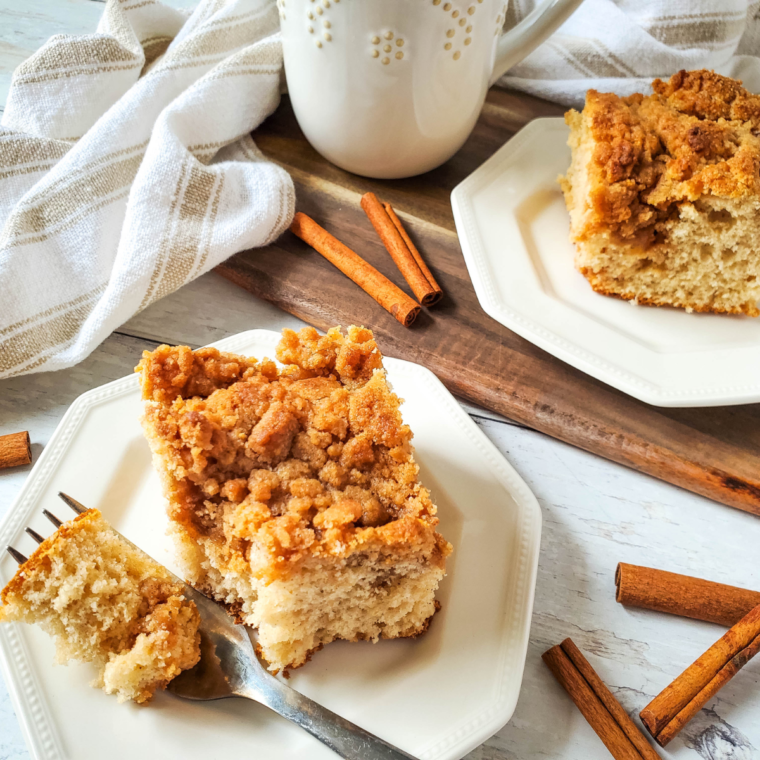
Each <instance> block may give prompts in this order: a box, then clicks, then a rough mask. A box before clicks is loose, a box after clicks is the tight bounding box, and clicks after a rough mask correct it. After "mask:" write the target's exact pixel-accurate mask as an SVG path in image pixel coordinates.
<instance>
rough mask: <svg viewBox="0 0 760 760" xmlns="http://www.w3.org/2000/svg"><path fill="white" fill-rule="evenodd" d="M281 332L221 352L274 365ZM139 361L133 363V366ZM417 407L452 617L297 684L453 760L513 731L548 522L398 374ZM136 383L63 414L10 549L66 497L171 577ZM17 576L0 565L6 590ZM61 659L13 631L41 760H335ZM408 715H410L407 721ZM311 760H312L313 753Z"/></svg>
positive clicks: (481, 441) (413, 409)
mask: <svg viewBox="0 0 760 760" xmlns="http://www.w3.org/2000/svg"><path fill="white" fill-rule="evenodd" d="M278 339H279V335H278V334H277V333H273V332H271V331H267V330H253V331H250V332H245V333H241V334H239V335H236V336H232V337H230V338H227V339H225V340H222V341H219V342H218V343H216V344H214V345H215V346H217V347H218V348H222V349H225V350H229V351H237V352H240V353H246V354H251V355H254V356H257V357H263V356H265V355H269V356H273V355H274V348H275V345H276V343H277V340H278ZM136 358H137V357H136ZM386 368H387V370H388V375H389V379H390V380H391V382H392V383H393V385H394V389H395V390H396V392H397V393H398V394H399V395H400V396H401V397H402V398H404V399H406V401H405V403H404V405H403V407H402V411H403V414H404V419H405V421H406V422H407V423H408V424H409V425H410V426H411V427H412V430H413V431H414V432H415V439H414V442H415V447H416V452H417V454H416V456H417V460H418V462H419V464H420V467H421V470H422V480H423V482H425V483H426V484H427V485H428V487H429V488H430V490H431V493H432V495H433V498H434V500H435V501H436V503H437V504H438V505H439V510H440V517H441V526H440V529H441V532H442V533H443V534H444V535H445V536H446V537H447V538H448V539H449V540H450V541H451V542H452V543H453V544H454V547H455V551H454V555H452V557H451V558H450V564H449V567H448V570H449V575H448V576H447V578H446V579H445V580H444V581H443V583H442V584H441V588H440V589H439V594H438V597H439V599H441V601H442V603H443V609H442V610H441V612H439V613H438V614H437V615H436V618H435V619H434V621H433V623H432V625H431V627H430V630H429V631H428V633H427V634H426V635H425V636H424V637H421V638H420V639H419V640H417V641H411V640H398V641H386V642H380V643H379V644H377V645H372V644H369V643H366V642H361V643H357V644H349V643H346V642H335V643H334V644H331V645H330V646H329V647H326V648H325V649H324V650H323V651H322V652H320V653H319V654H318V655H316V656H315V657H314V659H313V661H312V662H311V663H309V665H307V666H306V667H304V668H302V669H300V670H297V671H294V673H293V674H292V677H291V680H290V683H291V685H293V686H294V687H295V688H296V689H298V690H300V691H302V692H304V693H306V694H308V695H309V696H310V697H312V698H314V699H317V700H318V701H320V702H322V703H323V704H325V705H327V706H328V707H330V708H331V709H333V710H335V711H336V712H338V713H340V714H342V715H345V716H346V717H347V718H349V719H350V720H353V721H354V722H356V723H358V724H360V725H363V726H365V727H366V728H368V729H369V730H371V731H373V732H375V733H377V734H378V735H381V736H383V737H384V738H386V739H387V740H388V741H391V742H393V743H394V744H397V745H398V746H400V747H402V748H404V749H405V750H406V751H408V752H412V753H414V754H415V755H416V756H418V757H419V758H421V760H455V759H456V758H461V757H462V756H463V755H465V754H467V752H469V751H470V750H472V749H474V748H475V747H477V746H478V745H480V744H481V743H482V742H483V741H485V740H486V739H487V738H489V737H490V736H492V735H493V734H494V733H495V732H496V731H498V730H499V729H500V728H501V727H502V726H503V725H505V724H506V723H507V721H508V720H509V719H510V717H511V716H512V713H513V712H514V709H515V706H516V704H517V698H518V695H519V692H520V686H521V683H522V676H523V669H524V665H525V657H526V652H527V646H528V639H529V633H530V620H531V614H532V607H533V596H534V592H535V584H536V572H537V566H538V556H539V545H540V534H541V510H540V508H539V505H538V502H537V501H536V499H535V497H534V496H533V494H532V493H531V491H530V490H529V489H528V487H527V485H526V484H525V482H524V481H523V480H522V479H521V478H520V477H519V476H518V475H517V473H516V472H515V470H514V469H513V468H512V467H511V466H510V465H509V464H508V463H507V461H506V460H505V459H504V458H503V456H502V455H501V454H500V453H499V451H498V450H497V449H496V447H495V446H494V445H493V444H492V443H491V442H490V441H489V440H488V439H487V438H486V436H485V435H484V434H483V433H482V431H481V430H480V429H479V428H478V427H477V425H476V424H475V423H474V422H473V421H472V420H471V419H470V417H469V416H468V415H467V414H466V413H465V412H464V411H463V409H462V408H461V407H460V405H459V404H458V403H457V402H456V400H455V399H454V398H453V396H452V395H451V394H450V393H449V392H448V391H447V390H446V389H445V387H444V386H443V384H442V383H441V382H440V381H439V380H438V379H437V378H436V377H435V375H433V373H431V372H430V371H428V370H427V369H425V368H423V367H421V366H419V365H416V364H412V363H409V362H405V361H400V360H395V359H387V360H386ZM141 408H142V402H141V401H140V393H139V388H138V383H137V377H136V376H131V377H126V378H122V379H121V380H117V381H115V382H112V383H109V384H108V385H104V386H102V387H100V388H96V389H94V390H92V391H89V392H88V393H85V394H84V395H82V396H80V397H79V398H78V399H77V400H76V401H74V403H73V404H72V405H71V407H70V409H69V410H68V411H67V412H66V414H65V415H64V417H63V419H62V420H61V423H60V424H59V426H58V428H57V429H56V431H55V433H54V434H53V436H52V437H51V439H50V442H49V444H48V445H47V446H46V447H45V450H44V451H43V453H42V455H41V456H40V458H39V460H38V462H37V463H36V465H35V466H34V468H33V470H32V472H31V474H30V475H29V478H28V479H27V481H26V483H25V484H24V486H23V488H22V490H21V493H20V494H19V497H18V499H17V500H16V502H15V503H14V505H13V506H12V507H11V509H10V510H9V511H8V513H7V515H6V516H5V519H4V520H3V522H2V525H0V544H12V545H14V546H15V547H16V548H18V549H19V550H20V551H22V552H25V553H29V552H30V551H31V550H32V548H33V546H32V545H31V544H30V539H29V538H28V537H26V536H25V535H24V533H23V528H24V526H26V525H31V526H32V527H34V528H36V529H37V530H39V531H40V532H43V531H44V532H45V533H49V532H50V526H49V525H47V524H46V521H45V520H44V518H43V517H42V516H41V514H40V513H41V510H42V509H43V508H47V509H50V510H51V511H53V513H54V514H59V516H64V512H65V507H64V505H63V504H62V503H61V502H60V501H59V500H58V499H57V497H56V493H57V492H58V491H59V490H63V491H66V492H68V493H70V494H72V495H73V496H74V497H75V498H77V499H79V500H80V501H82V502H83V503H84V504H87V505H90V506H97V507H98V508H100V509H101V511H103V513H104V514H105V516H106V517H107V518H109V519H110V520H111V521H112V523H113V524H114V525H115V526H116V527H117V528H118V529H119V530H121V531H122V532H123V533H124V534H125V535H126V536H128V537H129V538H130V539H131V540H132V541H134V542H135V543H138V544H139V545H141V546H143V548H144V549H145V550H146V551H148V552H149V553H150V554H151V555H152V556H154V557H156V558H158V559H159V560H161V561H164V562H165V564H167V566H169V567H173V561H172V558H171V554H170V544H169V539H168V538H167V537H166V536H165V528H166V517H165V509H164V500H163V497H162V495H161V491H160V485H159V481H158V477H157V476H156V474H155V473H154V472H153V468H152V466H151V464H150V452H149V450H148V446H147V443H146V442H145V441H144V440H143V439H142V434H141V431H140V427H139V423H138V416H139V414H140V411H141ZM14 572H15V563H14V562H13V561H12V560H11V559H10V557H8V556H7V555H5V556H4V557H3V558H2V559H1V560H0V581H2V583H3V584H5V583H6V582H7V581H8V580H9V578H10V577H11V575H12V574H13V573H14ZM52 659H53V646H52V642H51V641H50V640H49V639H48V637H47V636H46V635H45V634H43V633H42V632H41V631H39V630H37V629H36V628H34V627H31V626H23V625H17V624H10V625H3V626H0V666H1V668H2V672H3V675H4V676H5V679H6V682H7V683H8V686H9V690H10V694H11V699H12V702H13V706H14V709H15V710H16V715H17V716H18V719H19V721H20V723H21V727H22V730H23V733H24V736H25V739H26V742H27V746H28V747H29V751H30V754H31V755H32V757H33V758H35V759H36V760H61V759H62V758H72V759H74V758H75V759H76V760H88V759H89V758H92V759H93V760H95V759H96V758H97V760H100V758H103V757H109V758H111V760H116V759H117V758H124V759H125V760H126V758H133V757H171V756H174V757H179V756H182V757H184V758H188V760H192V758H204V759H205V758H207V757H211V756H214V757H217V756H222V755H224V756H226V757H234V756H241V755H240V753H241V752H246V753H248V754H251V753H252V752H257V753H258V756H260V757H266V758H267V760H290V759H291V758H300V757H304V756H308V757H309V758H310V760H311V759H312V758H324V760H328V758H333V757H335V756H334V755H333V754H332V753H331V752H330V751H329V750H327V749H326V748H324V747H323V746H322V745H321V744H319V743H318V742H317V741H316V740H314V739H312V738H311V737H310V736H308V735H307V734H306V733H305V732H303V731H301V730H300V729H298V728H296V727H295V726H293V725H291V724H289V723H288V722H287V721H285V720H283V719H281V718H279V717H278V716H276V715H274V713H270V712H269V711H268V710H267V709H266V708H263V707H261V706H259V705H255V704H251V703H249V702H247V701H245V700H223V701H220V702H212V703H193V702H186V701H182V700H178V699H176V698H174V697H172V696H171V695H168V694H159V695H157V696H156V698H155V699H154V701H153V703H152V704H151V705H150V706H148V707H138V706H135V705H132V704H127V705H119V704H117V702H116V700H115V699H114V698H113V697H108V696H106V695H105V694H103V693H102V692H101V691H99V690H97V689H93V688H91V687H90V686H89V685H88V682H89V680H90V679H91V678H92V676H93V672H92V670H91V668H90V667H89V666H87V665H83V664H78V663H77V664H72V665H69V666H68V667H65V668H64V667H53V666H52ZM410 716H414V718H413V720H410V719H409V718H410ZM304 753H306V754H304Z"/></svg>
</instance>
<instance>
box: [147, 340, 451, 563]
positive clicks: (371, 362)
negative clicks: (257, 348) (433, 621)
mask: <svg viewBox="0 0 760 760" xmlns="http://www.w3.org/2000/svg"><path fill="white" fill-rule="evenodd" d="M277 358H278V359H279V360H280V361H281V362H282V363H283V364H285V365H286V366H285V368H284V369H282V370H278V369H277V367H276V365H275V364H274V363H273V362H271V361H266V360H265V361H263V362H261V363H259V362H256V361H255V360H253V359H248V358H245V357H241V356H235V355H233V354H227V353H224V352H221V351H218V350H216V349H210V348H209V349H202V350H201V351H196V352H194V353H193V352H190V351H189V349H187V348H184V347H178V348H170V347H168V346H161V347H159V348H158V349H156V350H155V351H153V352H145V353H144V354H143V359H142V361H141V362H140V364H139V366H138V367H137V371H138V372H140V373H141V377H142V387H143V396H144V398H146V399H147V400H148V404H147V405H146V412H145V420H144V422H145V428H146V434H147V435H148V437H149V438H150V439H151V445H152V446H153V449H154V451H155V452H157V453H158V454H159V455H160V457H161V459H162V462H163V465H164V467H165V468H166V469H167V470H168V472H169V473H171V478H170V479H171V482H170V483H168V484H167V485H168V487H169V489H170V492H171V495H172V499H171V507H170V509H171V517H172V519H174V520H176V521H178V522H179V523H180V524H182V525H183V526H184V527H185V528H186V529H187V530H189V531H190V532H191V534H195V535H198V534H200V535H205V536H210V537H212V538H216V539H218V540H219V542H220V543H225V544H227V545H229V546H231V547H233V549H234V550H235V551H236V552H237V555H238V557H239V558H240V560H241V563H243V562H244V563H246V564H248V563H250V561H251V557H250V552H251V545H252V544H253V543H254V542H255V545H256V551H264V552H265V553H266V554H267V555H268V558H267V562H261V563H259V564H260V566H261V567H262V568H265V566H266V567H267V568H269V567H271V564H270V563H271V562H274V563H275V565H278V563H279V568H280V571H281V570H282V569H283V568H284V567H287V563H294V562H296V561H297V560H299V559H301V558H303V557H305V556H306V555H315V554H316V555H318V554H321V553H329V554H334V555H335V554H337V555H342V554H345V553H347V552H349V551H350V550H352V549H355V548H356V546H358V545H360V544H368V545H369V544H371V543H373V542H382V543H388V542H397V541H401V540H403V541H411V542H415V541H421V540H423V538H422V537H423V534H424V538H425V540H431V534H432V532H433V531H432V528H433V527H434V526H435V525H436V524H437V522H438V520H437V518H436V517H435V507H434V505H433V503H432V502H431V500H430V495H429V494H428V491H427V490H426V489H425V488H424V487H422V486H421V485H420V484H419V483H418V482H417V474H418V469H419V468H418V467H417V465H416V463H415V462H414V459H413V456H412V446H411V438H412V433H411V431H410V429H409V427H408V426H406V425H404V424H403V422H402V418H401V413H400V411H399V406H400V403H401V402H400V400H399V399H398V397H397V396H396V395H395V394H393V393H392V392H391V390H390V388H389V387H388V384H387V382H386V379H385V372H384V370H383V369H382V357H381V355H380V353H379V351H378V349H377V345H376V344H375V341H374V338H373V337H372V333H371V332H370V331H369V330H366V329H364V328H358V327H351V328H349V329H348V331H347V334H346V335H344V334H343V333H342V332H341V331H340V329H339V328H334V329H332V330H330V331H329V332H328V333H327V334H326V335H324V336H320V335H319V334H318V333H317V331H316V330H314V329H313V328H304V329H303V330H301V331H300V332H299V333H295V332H293V331H292V330H285V331H283V338H282V340H281V342H280V344H279V346H278V349H277ZM441 542H442V543H441V552H442V553H443V556H445V554H447V553H448V551H449V550H448V549H447V547H448V545H447V544H445V542H443V539H441ZM444 550H445V551H444ZM241 569H242V564H241ZM266 571H267V572H268V570H266ZM262 572H265V570H264V569H262Z"/></svg>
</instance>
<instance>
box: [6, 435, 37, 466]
mask: <svg viewBox="0 0 760 760" xmlns="http://www.w3.org/2000/svg"><path fill="white" fill-rule="evenodd" d="M31 461H32V446H31V444H30V442H29V433H28V432H27V431H26V430H24V431H22V432H21V433H11V434H10V435H0V469H3V468H5V467H18V466H19V465H22V464H29V462H31Z"/></svg>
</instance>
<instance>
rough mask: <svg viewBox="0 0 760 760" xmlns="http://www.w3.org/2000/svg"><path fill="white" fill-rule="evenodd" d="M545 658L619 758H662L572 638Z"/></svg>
mask: <svg viewBox="0 0 760 760" xmlns="http://www.w3.org/2000/svg"><path fill="white" fill-rule="evenodd" d="M543 660H544V662H545V663H546V665H547V667H548V668H549V670H551V671H552V673H553V674H554V676H555V678H556V679H557V680H558V681H559V683H560V684H561V685H562V686H563V687H564V689H565V691H567V693H568V694H569V695H570V698H571V699H572V700H573V702H575V705H576V706H577V707H578V709H579V710H580V711H581V714H582V715H583V717H584V718H585V719H586V720H587V721H588V723H589V725H590V726H591V728H593V729H594V731H595V732H596V734H597V736H598V737H599V738H600V739H601V740H602V742H603V743H604V746H605V747H607V749H608V750H609V751H610V754H611V755H612V756H613V757H614V758H615V760H658V758H659V755H658V754H657V752H655V751H654V749H652V747H651V746H650V745H649V743H648V742H647V740H646V739H645V738H644V736H643V734H642V733H641V731H639V729H638V728H637V727H636V724H635V723H634V722H633V721H632V720H631V718H630V717H629V715H628V713H627V712H626V711H625V710H624V709H623V707H622V706H621V704H620V703H619V702H618V701H617V699H615V697H614V695H613V694H612V692H611V691H610V690H609V689H608V688H607V686H606V685H605V684H604V682H603V681H602V679H601V678H599V676H598V675H597V673H596V672H595V671H594V669H593V668H592V667H591V664H590V663H589V662H588V660H587V659H586V658H585V657H584V656H583V654H582V653H581V651H580V649H578V647H577V646H575V644H574V643H573V641H572V640H571V639H565V640H564V641H563V642H562V644H560V645H559V646H555V647H552V648H551V649H550V650H549V651H548V652H545V653H544V655H543Z"/></svg>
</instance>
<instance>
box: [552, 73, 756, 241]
mask: <svg viewBox="0 0 760 760" xmlns="http://www.w3.org/2000/svg"><path fill="white" fill-rule="evenodd" d="M652 88H653V90H654V93H653V94H652V95H650V96H646V97H645V96H643V95H640V94H636V95H631V96H630V97H627V98H620V97H618V96H617V95H614V94H610V93H599V92H596V91H595V90H589V92H588V94H587V96H586V105H585V108H584V109H583V113H582V114H581V115H579V114H578V113H577V112H575V111H570V112H568V114H566V117H565V119H566V121H567V122H568V124H570V125H571V126H573V127H574V128H575V127H584V126H585V128H587V130H588V134H587V135H583V136H581V140H584V139H588V140H591V142H592V144H593V151H592V155H591V160H590V163H589V167H588V172H589V184H590V193H589V199H588V202H589V209H588V211H589V213H588V214H586V215H585V216H584V224H583V226H582V227H581V228H580V229H577V230H575V231H574V232H575V237H576V240H583V239H586V238H588V237H589V236H590V235H594V234H597V233H598V232H600V231H605V230H607V231H609V232H611V233H613V235H615V236H616V237H617V238H619V239H622V240H625V241H628V242H637V243H639V244H641V245H649V244H651V243H653V242H656V241H657V235H658V229H657V225H658V223H659V222H662V221H664V220H666V219H669V218H671V217H672V216H673V215H674V214H675V213H677V210H678V207H679V205H680V204H681V203H684V202H696V201H698V200H699V199H700V197H702V196H704V195H713V196H719V197H724V198H737V197H741V196H746V195H748V194H756V193H758V192H760V139H759V138H758V134H760V131H759V130H760V97H758V96H757V95H753V94H751V93H749V92H747V90H745V89H744V88H743V87H742V86H741V82H737V81H735V80H733V79H730V78H728V77H724V76H721V75H719V74H715V73H714V72H712V71H704V70H702V71H690V72H687V71H679V72H678V73H677V74H674V75H673V76H672V77H671V78H670V80H669V81H668V82H663V81H661V80H659V79H656V80H655V81H654V82H653V84H652Z"/></svg>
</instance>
